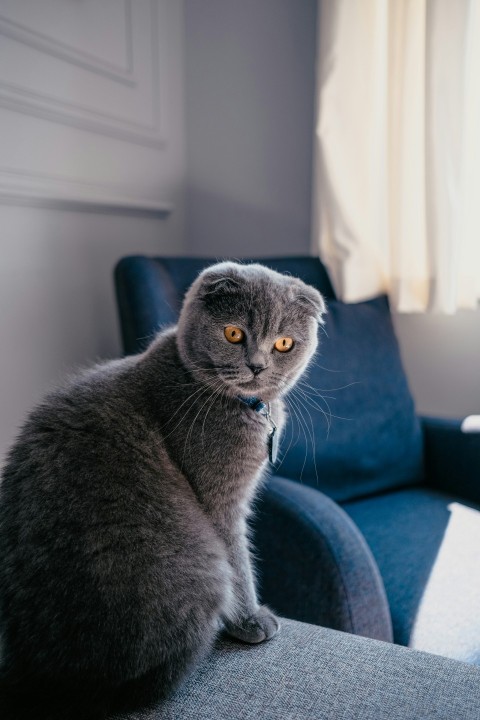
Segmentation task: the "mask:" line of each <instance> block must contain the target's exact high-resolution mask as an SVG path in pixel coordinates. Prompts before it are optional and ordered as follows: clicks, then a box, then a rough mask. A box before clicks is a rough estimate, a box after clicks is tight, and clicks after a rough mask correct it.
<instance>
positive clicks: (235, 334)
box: [223, 325, 245, 343]
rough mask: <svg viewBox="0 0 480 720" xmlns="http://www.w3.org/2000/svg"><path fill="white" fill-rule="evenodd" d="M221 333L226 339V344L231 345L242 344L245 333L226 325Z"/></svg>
mask: <svg viewBox="0 0 480 720" xmlns="http://www.w3.org/2000/svg"><path fill="white" fill-rule="evenodd" d="M223 332H224V333H225V337H226V338H227V340H228V342H231V343H239V342H242V340H243V338H244V337H245V333H244V332H243V330H240V328H238V327H236V326H235V325H227V327H226V328H225V330H224V331H223Z"/></svg>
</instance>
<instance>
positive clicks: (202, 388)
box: [163, 383, 211, 440]
mask: <svg viewBox="0 0 480 720" xmlns="http://www.w3.org/2000/svg"><path fill="white" fill-rule="evenodd" d="M209 389H211V385H210V384H209V383H204V384H202V385H200V387H199V388H198V389H197V390H195V392H193V393H191V394H190V395H189V396H188V397H187V398H185V400H184V401H183V402H182V404H181V405H180V406H179V407H178V408H177V410H176V411H175V412H174V413H173V415H172V416H171V418H170V419H169V420H168V421H167V422H166V424H165V426H168V425H169V424H170V423H171V421H172V420H173V418H174V417H175V415H177V413H178V412H179V411H180V410H181V408H182V407H183V406H184V405H185V403H187V402H188V401H189V400H191V399H192V398H193V397H195V395H197V398H196V399H195V400H194V401H193V403H192V404H191V405H190V406H189V407H188V408H187V411H186V412H185V413H184V414H183V415H182V417H181V418H180V420H179V421H178V422H177V424H176V425H175V427H174V428H173V429H172V430H171V431H170V432H169V433H168V434H167V435H164V436H163V439H164V440H166V439H167V438H168V437H170V435H172V433H174V432H175V430H176V429H177V428H178V427H179V426H180V425H181V423H182V422H183V420H184V419H185V418H186V417H187V415H188V413H189V412H190V410H192V408H193V407H194V405H196V404H197V402H198V401H199V400H200V399H201V397H202V396H203V395H204V394H205V393H206V392H208V390H209Z"/></svg>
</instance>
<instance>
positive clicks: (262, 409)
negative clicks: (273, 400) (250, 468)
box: [237, 395, 278, 463]
mask: <svg viewBox="0 0 480 720" xmlns="http://www.w3.org/2000/svg"><path fill="white" fill-rule="evenodd" d="M237 398H238V399H239V400H240V402H242V403H244V404H245V405H248V407H249V408H251V409H252V410H254V411H255V412H257V413H260V415H263V416H264V417H265V418H267V420H268V422H269V424H270V432H269V433H268V439H267V448H268V457H269V460H270V462H271V463H276V462H277V455H278V434H277V426H276V425H275V423H274V422H273V420H272V416H271V415H270V403H266V402H263V400H262V399H261V398H257V397H255V396H254V395H253V396H251V397H242V396H241V395H237Z"/></svg>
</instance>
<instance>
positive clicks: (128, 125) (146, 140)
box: [0, 0, 166, 148]
mask: <svg viewBox="0 0 480 720" xmlns="http://www.w3.org/2000/svg"><path fill="white" fill-rule="evenodd" d="M129 7H131V5H130V3H129ZM149 7H150V25H151V64H152V67H151V69H152V86H151V97H152V106H153V122H152V124H151V125H144V124H142V123H136V122H132V121H130V120H125V119H122V118H120V117H118V116H115V115H112V114H109V113H105V112H102V111H99V110H97V109H94V108H91V107H87V106H84V105H81V104H77V103H71V102H68V101H66V100H61V99H59V98H55V97H53V96H51V95H49V94H48V93H43V92H42V93H39V92H36V91H33V90H30V89H29V88H24V87H21V86H20V85H18V84H15V83H8V82H5V81H0V106H1V107H4V108H7V109H8V110H14V111H16V112H21V113H23V114H27V115H33V116H36V117H41V118H44V119H46V120H50V121H52V122H58V123H62V124H65V125H70V126H73V127H76V128H79V129H81V130H87V131H90V132H94V133H99V134H102V135H107V136H109V137H113V138H117V139H119V140H124V141H128V142H132V143H136V144H140V145H146V146H149V147H155V148H162V147H163V146H164V145H165V144H166V137H165V131H166V128H165V122H164V113H163V112H162V107H161V97H160V94H161V91H160V37H159V19H158V1H157V0H150V3H149ZM0 19H1V18H0ZM132 32H133V31H132ZM50 49H51V48H50ZM132 53H133V50H132ZM132 57H133V55H132ZM132 72H133V60H132ZM133 84H134V85H135V82H134V83H133Z"/></svg>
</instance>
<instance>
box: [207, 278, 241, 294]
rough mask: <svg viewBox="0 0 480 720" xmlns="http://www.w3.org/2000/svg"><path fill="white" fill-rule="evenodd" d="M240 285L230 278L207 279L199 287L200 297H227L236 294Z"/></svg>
mask: <svg viewBox="0 0 480 720" xmlns="http://www.w3.org/2000/svg"><path fill="white" fill-rule="evenodd" d="M240 288H241V283H240V282H239V281H238V280H235V278H232V277H220V278H208V279H205V280H204V282H203V283H202V284H201V286H200V295H201V297H207V296H212V295H220V294H221V295H229V294H231V293H235V292H238V291H239V289H240Z"/></svg>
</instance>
